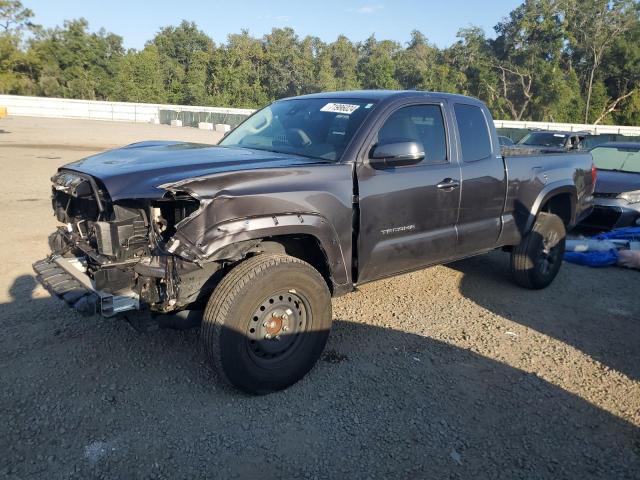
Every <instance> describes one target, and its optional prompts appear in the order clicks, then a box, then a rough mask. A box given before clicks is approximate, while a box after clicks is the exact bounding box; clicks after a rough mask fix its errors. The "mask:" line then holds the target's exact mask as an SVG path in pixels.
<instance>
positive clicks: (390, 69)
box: [358, 35, 400, 89]
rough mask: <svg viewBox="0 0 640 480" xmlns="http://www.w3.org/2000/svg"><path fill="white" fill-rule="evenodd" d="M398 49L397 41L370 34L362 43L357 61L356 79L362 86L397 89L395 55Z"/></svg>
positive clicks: (398, 85)
mask: <svg viewBox="0 0 640 480" xmlns="http://www.w3.org/2000/svg"><path fill="white" fill-rule="evenodd" d="M399 50H400V45H398V43H397V42H392V41H390V40H382V41H378V40H376V38H375V36H373V35H371V36H370V37H369V38H368V39H367V40H366V41H365V43H364V44H363V45H362V50H361V57H360V61H359V63H358V79H359V81H360V84H361V85H362V87H363V88H373V89H376V88H381V89H397V88H399V87H400V84H399V83H398V81H397V80H396V78H395V67H396V66H395V58H394V57H395V55H396V54H397V53H398V51H399Z"/></svg>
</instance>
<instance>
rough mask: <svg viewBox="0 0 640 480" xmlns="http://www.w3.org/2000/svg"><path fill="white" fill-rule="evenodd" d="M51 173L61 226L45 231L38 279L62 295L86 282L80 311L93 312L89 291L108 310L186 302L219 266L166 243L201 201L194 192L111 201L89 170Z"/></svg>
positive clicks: (78, 289)
mask: <svg viewBox="0 0 640 480" xmlns="http://www.w3.org/2000/svg"><path fill="white" fill-rule="evenodd" d="M52 181H53V188H52V203H53V209H54V213H55V215H56V217H57V218H58V220H59V221H60V222H61V223H63V224H64V226H61V227H59V228H58V230H57V231H56V232H55V233H53V234H52V235H51V236H50V238H49V245H50V247H51V251H52V256H51V257H50V258H49V260H48V261H46V262H48V263H46V262H45V263H46V264H42V262H39V271H38V274H39V279H40V281H41V282H42V283H43V285H45V287H47V288H48V289H49V290H50V291H52V292H53V293H55V294H56V295H58V296H61V297H63V298H65V300H67V296H68V297H69V298H70V299H71V300H74V299H76V297H77V296H78V295H75V294H74V295H67V296H65V294H68V292H69V291H74V292H76V294H79V293H82V292H84V291H85V290H86V295H82V305H83V309H84V311H85V313H86V311H89V313H91V306H89V307H87V305H86V304H87V298H90V299H91V300H92V301H94V303H95V310H96V311H98V312H101V313H103V314H105V315H107V316H111V315H113V314H116V313H119V312H123V311H127V310H134V309H149V310H154V311H160V312H167V311H172V310H177V309H180V308H184V307H185V306H187V305H189V304H191V303H193V302H194V301H196V300H197V299H198V297H199V293H200V291H201V290H202V287H203V286H204V285H205V284H206V282H207V281H208V280H209V279H210V277H211V276H212V275H213V274H214V273H215V272H216V271H217V270H218V268H219V265H218V264H217V263H214V262H212V263H210V264H206V265H198V264H196V263H193V262H190V261H189V260H187V259H185V258H180V257H178V256H175V255H174V254H173V253H172V252H170V251H168V250H167V243H168V242H170V240H171V239H172V237H173V235H175V233H176V232H177V228H179V225H180V222H182V221H183V220H185V219H187V218H188V217H189V216H190V215H192V214H194V213H195V212H196V211H198V210H199V208H200V203H199V201H198V200H197V199H196V198H194V197H193V196H191V195H189V194H187V193H183V192H171V193H167V194H166V195H165V196H164V197H162V198H159V199H153V200H147V199H145V200H119V201H117V202H112V201H111V200H110V198H109V195H108V192H107V191H106V189H104V188H103V187H102V185H101V184H100V182H99V181H98V180H96V179H94V178H91V177H89V176H85V175H82V174H76V173H75V172H70V171H60V172H59V173H58V174H56V175H55V176H54V177H53V178H52ZM60 259H66V260H64V261H63V260H60ZM79 266H80V268H78V267H79ZM71 267H73V268H71ZM34 268H35V266H34ZM58 270H60V272H59V273H57V272H58ZM44 271H46V272H47V274H48V277H47V278H42V277H43V274H42V273H41V272H44ZM55 274H57V275H58V276H57V278H56V277H55ZM85 279H86V280H87V281H84V280H85ZM77 281H79V282H80V284H77ZM56 282H58V283H56ZM60 285H62V288H54V287H56V286H58V287H59V286H60ZM64 290H66V291H64ZM68 303H73V302H72V301H68ZM73 304H74V306H75V303H73Z"/></svg>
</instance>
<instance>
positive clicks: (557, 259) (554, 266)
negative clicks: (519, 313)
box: [511, 213, 567, 289]
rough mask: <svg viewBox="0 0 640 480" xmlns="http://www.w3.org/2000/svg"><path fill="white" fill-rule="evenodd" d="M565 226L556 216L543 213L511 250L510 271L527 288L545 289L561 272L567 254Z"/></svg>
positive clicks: (519, 283)
mask: <svg viewBox="0 0 640 480" xmlns="http://www.w3.org/2000/svg"><path fill="white" fill-rule="evenodd" d="M566 235H567V234H566V229H565V226H564V222H563V221H562V219H561V218H560V217H558V216H557V215H553V214H551V213H540V214H539V215H538V218H537V219H536V222H535V224H534V225H533V228H532V230H531V232H529V233H528V234H527V235H526V236H525V237H524V238H523V239H522V242H521V243H520V245H518V246H517V247H514V248H513V250H512V251H511V274H512V276H513V279H514V281H515V282H516V283H517V284H518V285H520V286H522V287H525V288H530V289H542V288H545V287H547V286H549V285H550V284H551V282H553V280H554V279H555V278H556V275H558V271H559V270H560V266H561V265H562V257H563V256H564V249H565V241H566Z"/></svg>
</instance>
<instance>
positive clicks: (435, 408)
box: [0, 118, 640, 479]
mask: <svg viewBox="0 0 640 480" xmlns="http://www.w3.org/2000/svg"><path fill="white" fill-rule="evenodd" d="M213 135H214V134H212V133H211V132H202V131H197V130H194V129H180V128H173V129H172V128H170V127H165V126H151V125H133V124H113V123H106V122H90V121H69V120H43V119H30V118H9V119H6V120H0V161H1V162H2V178H3V180H4V182H3V188H2V189H0V211H1V212H2V217H1V218H2V220H3V229H2V235H1V237H0V326H1V327H2V331H3V335H2V336H1V337H0V372H1V374H0V381H1V383H0V385H1V387H2V397H1V399H0V476H1V477H3V478H16V479H17V478H20V479H25V478H46V479H50V478H134V477H142V478H194V477H205V476H206V477H210V478H216V477H219V478H257V477H260V478H390V477H391V478H393V477H395V478H438V479H443V478H474V479H475V478H504V479H515V478H526V479H534V478H550V479H558V478H580V479H584V478H602V479H622V478H629V479H631V478H633V479H638V478H640V348H639V347H640V301H639V300H638V297H639V295H640V290H639V287H640V273H639V272H634V271H624V270H620V269H615V268H612V269H606V270H597V271H596V270H590V269H587V268H582V267H577V266H573V265H565V266H564V267H563V269H562V271H561V273H560V276H559V278H558V279H557V281H556V282H555V283H554V284H553V285H552V286H551V287H550V288H549V289H547V290H545V291H541V292H532V291H526V290H522V289H520V288H517V287H515V286H513V285H512V284H511V283H509V281H508V279H507V274H506V273H507V256H506V255H504V254H501V253H495V254H491V255H488V256H484V257H479V258H475V259H470V260H465V261H462V262H457V263H455V264H453V265H449V266H446V267H436V268H431V269H428V270H425V271H422V272H418V273H413V274H409V275H404V276H402V277H399V278H395V279H390V280H386V281H381V282H378V283H375V284H371V285H366V286H363V287H362V288H361V289H360V291H358V292H356V293H353V294H351V295H348V296H346V297H343V298H340V299H337V300H335V301H334V322H335V323H334V329H333V331H332V334H331V338H330V341H329V345H328V351H327V354H326V355H325V356H324V358H323V360H322V361H321V362H319V364H318V366H317V367H316V368H315V369H314V370H313V371H312V372H311V373H310V375H308V376H307V377H306V378H305V379H304V380H303V381H302V382H300V383H299V384H297V385H295V386H293V387H292V388H290V389H289V390H287V391H284V392H280V393H278V394H274V395H271V396H269V397H259V398H253V397H247V396H244V395H241V394H239V393H238V392H236V391H233V390H231V389H228V388H226V387H223V386H222V385H221V384H220V382H219V381H218V379H217V378H216V376H215V374H214V373H213V372H212V370H211V369H210V368H209V366H208V365H207V362H206V359H205V356H204V354H203V353H202V351H201V349H200V345H199V341H198V332H197V331H185V332H176V331H171V330H160V331H157V332H153V333H147V334H139V333H136V332H134V331H133V330H132V329H131V328H130V327H129V326H128V324H126V323H125V322H122V321H118V320H104V319H100V318H90V319H86V318H82V317H79V316H77V315H76V314H75V313H73V312H72V311H71V310H69V309H67V308H66V307H65V306H63V305H62V304H61V303H60V302H58V301H56V300H53V299H51V298H50V297H49V295H48V294H47V293H46V292H45V291H44V290H42V289H41V288H40V287H37V286H36V284H35V282H34V279H33V275H32V272H31V263H32V262H33V261H35V260H37V259H40V258H41V257H44V256H45V254H46V253H47V247H46V241H45V240H46V236H47V234H48V233H50V231H52V230H53V228H54V225H55V223H54V219H53V217H52V214H51V209H50V204H49V198H48V197H49V177H50V176H51V174H52V173H53V172H54V171H55V168H56V167H57V166H59V165H62V164H64V163H67V162H69V161H72V160H75V159H78V158H81V157H83V156H87V155H90V154H92V153H94V152H97V151H100V150H102V149H105V148H110V147H113V146H117V145H121V144H125V143H130V142H133V141H136V140H142V139H172V138H177V139H184V140H192V141H201V142H211V141H213V140H215V137H214V136H213Z"/></svg>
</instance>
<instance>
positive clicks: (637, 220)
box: [582, 143, 640, 230]
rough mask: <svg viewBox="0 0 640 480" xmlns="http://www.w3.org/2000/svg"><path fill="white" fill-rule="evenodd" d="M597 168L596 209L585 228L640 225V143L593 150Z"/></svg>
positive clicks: (607, 145) (614, 145) (583, 223)
mask: <svg viewBox="0 0 640 480" xmlns="http://www.w3.org/2000/svg"><path fill="white" fill-rule="evenodd" d="M591 155H592V156H593V161H594V163H595V166H596V168H597V169H598V181H597V182H596V189H595V192H594V194H593V197H594V209H593V213H591V215H589V216H588V217H587V218H586V219H585V220H584V221H583V222H582V225H583V226H585V227H590V228H597V229H600V230H611V229H613V228H619V227H629V226H634V225H640V143H608V144H605V145H601V146H598V147H596V148H594V149H593V150H591Z"/></svg>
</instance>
